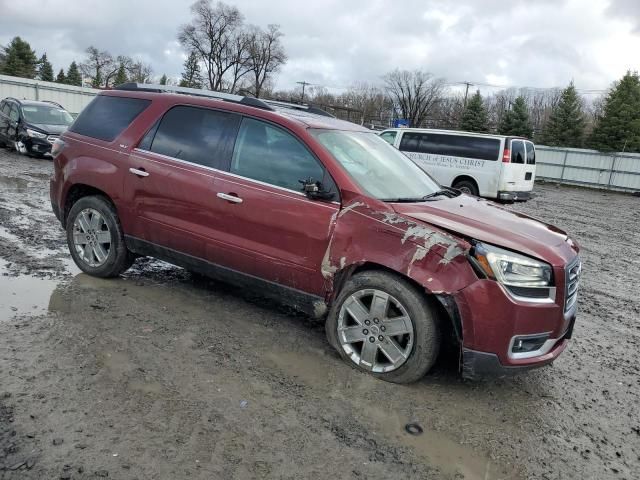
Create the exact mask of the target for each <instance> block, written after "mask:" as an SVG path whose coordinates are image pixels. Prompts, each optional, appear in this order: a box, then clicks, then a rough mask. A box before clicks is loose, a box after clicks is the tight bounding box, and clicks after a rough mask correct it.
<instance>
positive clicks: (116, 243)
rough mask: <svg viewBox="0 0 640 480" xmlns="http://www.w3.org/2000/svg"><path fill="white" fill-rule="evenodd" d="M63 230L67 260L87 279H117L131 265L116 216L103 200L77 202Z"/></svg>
mask: <svg viewBox="0 0 640 480" xmlns="http://www.w3.org/2000/svg"><path fill="white" fill-rule="evenodd" d="M66 227H67V228H66V230H67V244H68V246H69V252H70V253H71V257H72V258H73V261H74V262H75V263H76V265H78V268H80V270H82V271H83V272H85V273H87V274H89V275H92V276H94V277H101V278H110V277H117V276H118V275H120V274H121V273H122V272H124V271H125V270H127V269H128V268H129V267H130V266H131V265H132V264H133V262H134V261H135V256H134V255H133V254H132V253H131V252H129V250H128V249H127V246H126V244H125V242H124V234H123V232H122V226H121V225H120V220H119V219H118V213H117V212H116V209H115V207H114V206H113V204H112V203H111V202H110V201H109V200H107V199H106V198H105V197H102V196H89V197H82V198H80V199H79V200H78V201H77V202H76V203H74V204H73V206H72V207H71V210H70V211H69V215H68V217H67V224H66ZM80 242H83V243H80ZM78 249H81V251H82V253H81V252H80V251H79V250H78Z"/></svg>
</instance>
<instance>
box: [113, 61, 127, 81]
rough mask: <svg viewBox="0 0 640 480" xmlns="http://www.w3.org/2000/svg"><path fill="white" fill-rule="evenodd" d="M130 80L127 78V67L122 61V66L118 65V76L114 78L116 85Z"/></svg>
mask: <svg viewBox="0 0 640 480" xmlns="http://www.w3.org/2000/svg"><path fill="white" fill-rule="evenodd" d="M128 81H129V80H128V79H127V69H126V67H125V66H124V63H122V62H120V66H119V67H118V73H116V78H114V79H113V84H114V85H122V84H123V83H127V82H128Z"/></svg>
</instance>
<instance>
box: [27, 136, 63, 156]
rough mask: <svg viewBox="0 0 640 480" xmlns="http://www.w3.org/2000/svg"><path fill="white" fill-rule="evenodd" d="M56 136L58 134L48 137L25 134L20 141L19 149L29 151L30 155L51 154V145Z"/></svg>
mask: <svg viewBox="0 0 640 480" xmlns="http://www.w3.org/2000/svg"><path fill="white" fill-rule="evenodd" d="M56 138H57V136H53V135H50V136H49V137H47V138H32V137H26V136H25V137H23V138H22V139H21V140H19V141H18V149H19V151H20V153H28V154H30V155H51V147H52V146H53V142H54V141H55V139H56ZM23 149H24V150H23Z"/></svg>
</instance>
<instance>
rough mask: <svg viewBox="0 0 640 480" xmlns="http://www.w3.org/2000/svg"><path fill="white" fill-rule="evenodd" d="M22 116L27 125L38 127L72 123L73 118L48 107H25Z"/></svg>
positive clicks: (63, 111) (65, 112)
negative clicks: (38, 125)
mask: <svg viewBox="0 0 640 480" xmlns="http://www.w3.org/2000/svg"><path fill="white" fill-rule="evenodd" d="M22 115H23V117H24V119H25V121H26V122H27V123H32V124H35V125H37V124H40V125H64V126H68V125H71V124H72V123H73V117H72V116H71V115H69V112H67V111H66V110H64V109H62V108H59V107H53V106H48V105H25V106H23V107H22Z"/></svg>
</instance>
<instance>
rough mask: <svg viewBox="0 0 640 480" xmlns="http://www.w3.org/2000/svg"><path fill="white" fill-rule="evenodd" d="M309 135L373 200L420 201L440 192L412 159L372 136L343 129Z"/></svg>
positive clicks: (318, 131)
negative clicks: (412, 199)
mask: <svg viewBox="0 0 640 480" xmlns="http://www.w3.org/2000/svg"><path fill="white" fill-rule="evenodd" d="M311 133H312V134H313V135H314V136H315V137H316V138H317V139H318V141H319V142H320V143H321V144H322V145H323V146H324V147H325V148H326V149H327V150H328V151H329V153H330V154H331V155H332V156H333V157H334V158H335V159H336V161H337V162H338V163H340V164H341V165H342V167H343V168H344V169H345V170H346V171H347V173H349V175H350V176H351V177H352V178H353V179H354V180H355V181H356V183H358V184H359V185H360V186H361V187H362V189H363V190H365V191H366V192H367V193H368V194H369V195H371V196H373V197H375V198H378V199H380V200H387V201H393V200H394V199H411V198H416V199H421V198H422V197H424V196H425V195H429V194H430V193H434V192H436V191H438V190H440V186H439V185H438V183H437V182H436V181H435V180H433V179H432V178H431V177H430V176H429V175H427V173H425V172H424V171H423V170H422V169H421V168H420V167H418V166H417V165H416V164H415V163H413V162H412V161H411V159H409V158H408V157H407V156H406V155H404V154H403V153H402V152H400V151H399V150H397V149H395V148H394V147H392V146H391V145H389V144H388V143H387V142H385V141H384V140H383V139H382V138H380V137H379V136H378V135H376V134H374V133H369V132H349V131H343V130H311ZM404 135H406V133H405V134H404ZM403 139H404V136H403Z"/></svg>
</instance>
